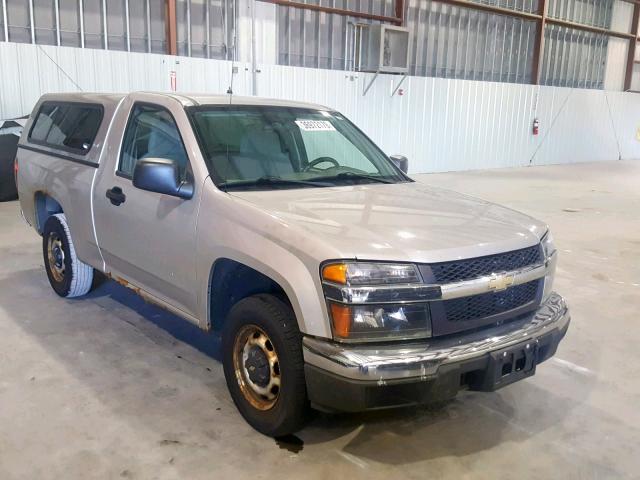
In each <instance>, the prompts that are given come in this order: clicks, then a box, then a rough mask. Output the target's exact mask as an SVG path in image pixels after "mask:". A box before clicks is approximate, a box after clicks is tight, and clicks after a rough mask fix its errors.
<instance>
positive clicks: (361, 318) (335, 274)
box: [322, 262, 440, 341]
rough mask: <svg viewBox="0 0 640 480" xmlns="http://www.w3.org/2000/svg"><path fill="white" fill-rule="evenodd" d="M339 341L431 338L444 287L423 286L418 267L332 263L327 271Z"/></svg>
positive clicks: (328, 293) (329, 302) (325, 276)
mask: <svg viewBox="0 0 640 480" xmlns="http://www.w3.org/2000/svg"><path fill="white" fill-rule="evenodd" d="M322 280H323V289H324V294H325V297H326V299H327V307H328V310H329V316H330V317H331V326H332V330H333V336H334V338H335V339H336V340H340V341H380V340H392V339H394V340H397V339H410V338H425V337H430V336H431V317H430V315H429V306H428V304H427V303H425V302H426V301H428V300H432V299H435V298H439V296H440V288H439V287H433V286H429V285H423V284H422V278H421V277H420V273H419V272H418V269H417V268H416V266H415V265H411V264H393V263H366V262H363V263H360V262H341V263H330V264H327V265H325V266H324V267H323V268H322Z"/></svg>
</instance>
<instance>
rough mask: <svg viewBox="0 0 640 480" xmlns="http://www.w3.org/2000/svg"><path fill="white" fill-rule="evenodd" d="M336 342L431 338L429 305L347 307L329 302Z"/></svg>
mask: <svg viewBox="0 0 640 480" xmlns="http://www.w3.org/2000/svg"><path fill="white" fill-rule="evenodd" d="M329 305H330V310H331V321H332V326H333V335H334V337H335V338H336V340H343V341H344V340H347V341H358V340H360V341H362V340H368V341H375V340H390V339H409V338H425V337H430V336H431V319H430V317H429V307H428V306H427V304H426V303H416V304H406V305H402V304H401V305H397V304H390V305H386V304H385V305H343V304H339V303H333V302H329Z"/></svg>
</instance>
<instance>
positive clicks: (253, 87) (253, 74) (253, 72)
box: [249, 0, 258, 96]
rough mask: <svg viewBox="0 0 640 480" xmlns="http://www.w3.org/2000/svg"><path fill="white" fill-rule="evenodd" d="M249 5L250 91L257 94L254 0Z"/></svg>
mask: <svg viewBox="0 0 640 480" xmlns="http://www.w3.org/2000/svg"><path fill="white" fill-rule="evenodd" d="M249 4H250V5H251V91H252V94H253V96H256V95H257V94H258V65H257V64H256V0H250V1H249Z"/></svg>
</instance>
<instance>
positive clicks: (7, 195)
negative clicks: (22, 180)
mask: <svg viewBox="0 0 640 480" xmlns="http://www.w3.org/2000/svg"><path fill="white" fill-rule="evenodd" d="M18 140H20V138H19V137H18V136H17V135H11V134H10V135H0V202H6V201H9V200H16V199H17V198H18V189H17V188H16V181H15V178H14V173H13V161H14V160H15V158H16V152H17V150H18Z"/></svg>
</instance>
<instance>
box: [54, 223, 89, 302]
mask: <svg viewBox="0 0 640 480" xmlns="http://www.w3.org/2000/svg"><path fill="white" fill-rule="evenodd" d="M52 244H55V247H52ZM42 254H43V257H44V266H45V269H46V270H47V277H48V278H49V283H50V284H51V288H53V290H54V291H55V292H56V293H57V294H58V295H60V296H61V297H65V298H71V297H80V296H82V295H85V294H86V293H88V292H89V290H91V284H92V282H93V268H92V267H90V266H89V265H87V264H86V263H83V262H82V261H80V260H79V259H78V257H77V256H76V250H75V248H74V247H73V242H72V241H71V234H70V233H69V226H68V225H67V220H66V218H65V216H64V214H62V213H57V214H55V215H52V216H50V217H49V218H48V219H47V221H46V223H45V224H44V230H43V234H42Z"/></svg>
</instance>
